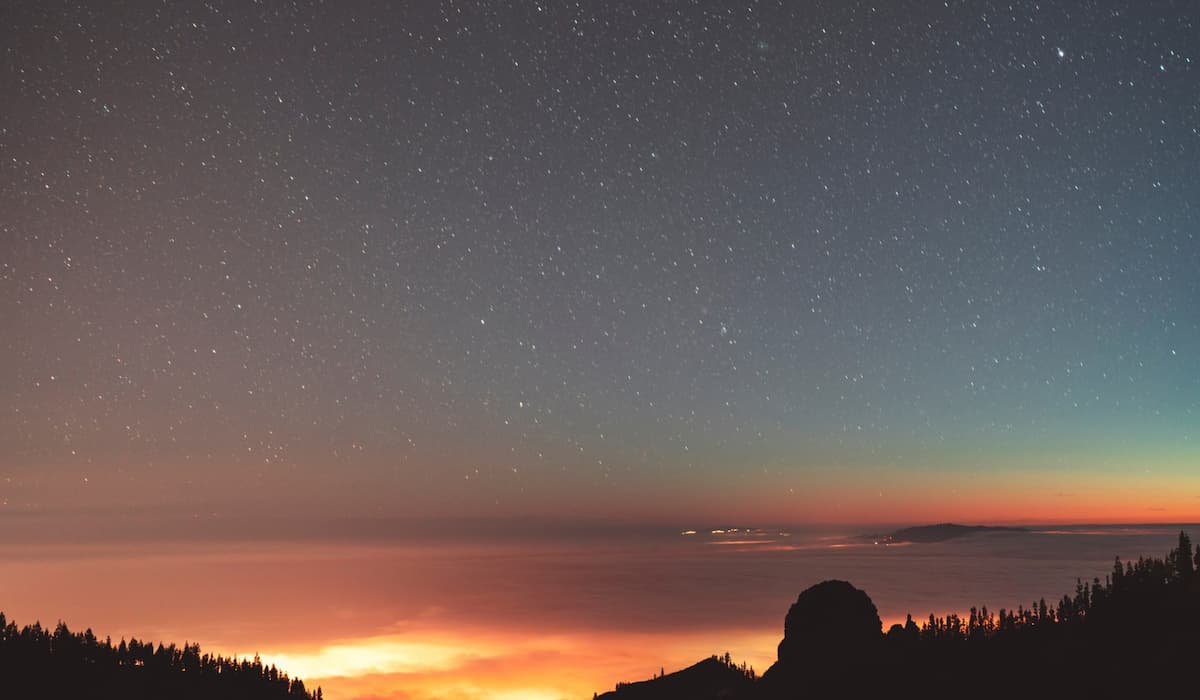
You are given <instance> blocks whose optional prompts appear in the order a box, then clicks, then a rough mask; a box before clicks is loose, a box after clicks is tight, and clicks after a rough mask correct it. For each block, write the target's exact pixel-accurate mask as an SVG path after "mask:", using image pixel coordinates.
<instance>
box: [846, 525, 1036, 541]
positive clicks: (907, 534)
mask: <svg viewBox="0 0 1200 700" xmlns="http://www.w3.org/2000/svg"><path fill="white" fill-rule="evenodd" d="M985 532H1029V530H1028V529H1026V528H1023V527H1003V526H994V525H959V524H957V523H939V524H937V525H919V526H917V527H906V528H902V529H900V530H896V531H895V532H893V533H891V534H887V535H863V539H867V540H873V541H875V542H877V543H879V544H901V543H907V542H913V543H929V542H944V541H946V540H952V539H956V538H959V537H967V536H968V535H978V534H982V533H985Z"/></svg>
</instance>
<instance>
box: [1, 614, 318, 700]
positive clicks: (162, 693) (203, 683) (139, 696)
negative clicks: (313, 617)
mask: <svg viewBox="0 0 1200 700" xmlns="http://www.w3.org/2000/svg"><path fill="white" fill-rule="evenodd" d="M0 698H29V699H30V700H33V699H34V698H53V699H59V698H61V699H63V700H67V699H71V700H75V699H82V698H120V699H121V700H151V699H153V700H162V699H166V698H171V699H174V700H200V699H201V698H204V699H205V700H212V699H216V698H223V699H228V700H323V698H322V692H321V689H320V688H317V689H316V690H315V691H313V692H311V693H310V692H309V691H308V690H307V689H306V688H305V687H304V682H303V681H301V680H300V679H298V678H288V676H287V674H286V673H283V672H281V671H279V670H278V669H276V668H275V666H274V665H271V666H264V665H263V662H262V661H261V660H260V659H259V658H258V657H257V656H256V657H255V658H254V659H253V660H250V659H233V658H226V657H223V656H214V655H211V654H205V653H202V652H201V651H200V647H199V645H196V644H184V645H183V646H182V647H177V646H175V645H174V644H171V645H168V646H163V644H162V643H159V644H158V645H157V646H155V645H154V644H152V643H146V642H140V641H138V640H137V639H131V640H129V641H128V642H126V641H125V640H124V639H122V640H121V641H120V642H119V643H117V644H115V645H114V644H113V642H112V640H111V639H104V640H100V639H97V638H96V636H95V635H94V634H93V633H92V630H91V629H88V630H85V631H84V632H72V631H71V630H69V629H68V628H67V625H66V624H64V623H62V622H59V623H58V625H57V626H56V627H55V628H54V629H53V630H50V629H47V628H44V627H42V626H41V625H40V624H38V623H34V624H32V625H26V626H25V627H20V628H18V627H17V625H16V623H13V622H9V621H8V620H7V618H5V616H4V614H3V613H0Z"/></svg>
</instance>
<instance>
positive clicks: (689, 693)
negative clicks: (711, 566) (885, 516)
mask: <svg viewBox="0 0 1200 700" xmlns="http://www.w3.org/2000/svg"><path fill="white" fill-rule="evenodd" d="M956 527H962V526H956ZM1197 658H1200V547H1197V548H1195V549H1194V550H1193V548H1192V544H1191V539H1190V538H1189V537H1188V535H1187V534H1186V533H1183V532H1180V533H1179V544H1178V546H1177V547H1176V548H1175V549H1173V550H1171V551H1170V552H1168V553H1167V556H1166V557H1165V558H1163V559H1143V558H1139V559H1138V560H1137V562H1129V563H1124V564H1123V563H1122V562H1121V560H1120V559H1119V558H1118V559H1116V561H1115V563H1114V565H1113V569H1112V572H1111V574H1109V575H1108V576H1106V577H1105V580H1104V581H1101V580H1100V579H1099V578H1098V577H1097V578H1093V579H1092V581H1091V582H1084V581H1079V582H1078V583H1077V584H1076V587H1075V591H1074V593H1073V594H1071V593H1067V594H1065V595H1063V596H1062V598H1061V599H1060V600H1058V601H1056V602H1050V603H1047V602H1046V600H1044V599H1043V600H1038V601H1034V602H1033V603H1032V604H1031V605H1030V606H1029V607H1025V606H1023V605H1021V606H1018V607H1017V609H1016V610H1005V609H1003V608H1002V609H1000V610H999V611H989V610H988V608H987V606H982V607H979V608H971V610H970V613H969V615H968V616H966V617H965V618H964V617H961V616H960V615H959V614H957V613H951V614H948V615H946V616H944V617H938V616H935V615H932V614H931V615H929V618H928V620H927V621H925V622H923V623H922V624H920V625H918V624H917V623H916V622H915V621H914V620H913V619H912V616H911V615H910V616H909V617H908V620H907V621H906V623H905V624H903V625H900V624H897V625H893V626H892V627H891V629H890V630H888V632H887V634H882V633H881V631H880V629H879V617H878V614H877V613H876V612H875V606H874V604H873V603H872V602H871V600H870V598H869V597H868V596H867V594H866V593H865V592H863V591H861V590H859V589H857V588H855V587H854V586H852V585H851V584H849V583H847V582H845V581H825V582H822V583H819V584H817V585H816V586H812V587H810V588H808V589H806V590H805V591H804V592H803V593H801V594H800V596H799V598H798V599H797V601H796V603H795V604H794V605H793V606H792V607H791V609H790V610H789V611H788V614H787V618H786V620H785V622H784V638H783V641H782V642H781V643H780V645H779V655H778V660H777V661H776V663H775V664H774V665H772V667H771V668H770V669H769V670H768V671H767V673H765V674H763V677H762V678H761V679H760V680H758V681H749V680H748V681H747V682H746V683H745V684H741V685H735V686H733V687H731V688H729V689H728V690H726V691H725V694H724V695H721V696H714V695H711V694H710V695H697V694H696V693H697V690H696V689H697V688H701V687H703V686H702V684H696V685H695V686H679V687H676V686H673V685H670V684H666V683H661V682H656V681H650V682H647V683H645V684H623V685H624V688H630V687H637V688H638V689H639V691H638V694H637V695H620V694H619V693H618V694H616V695H615V697H616V698H619V700H629V699H631V698H635V699H636V700H675V699H677V698H678V699H680V700H682V699H684V698H693V697H726V698H730V699H731V700H784V699H785V698H786V699H789V700H790V699H792V698H809V697H817V698H824V697H846V698H857V697H874V696H884V695H887V696H899V697H920V698H958V697H964V696H966V697H973V698H979V697H983V698H1011V697H1027V698H1028V697H1032V698H1063V697H1097V698H1122V699H1124V698H1143V697H1159V696H1166V697H1196V696H1197V694H1198V693H1200V673H1197V671H1196V668H1197V666H1196V659H1197ZM693 668H694V667H693ZM673 675H674V674H673ZM664 680H665V679H664ZM609 695H613V694H609Z"/></svg>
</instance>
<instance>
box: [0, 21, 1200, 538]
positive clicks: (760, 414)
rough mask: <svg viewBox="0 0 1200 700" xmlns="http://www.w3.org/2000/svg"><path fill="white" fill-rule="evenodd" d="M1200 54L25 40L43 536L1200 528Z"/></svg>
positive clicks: (14, 255)
mask: <svg viewBox="0 0 1200 700" xmlns="http://www.w3.org/2000/svg"><path fill="white" fill-rule="evenodd" d="M1197 14H1198V13H1197V11H1196V8H1195V6H1194V4H1193V3H1191V2H1186V1H1181V2H1164V1H1141V2H1128V3H1126V2H1108V1H1099V2H1090V3H1086V4H1083V5H1080V4H1077V3H1047V4H1042V5H1038V4H1035V3H1030V2H1015V3H1009V2H1005V3H990V2H956V1H951V2H946V3H941V2H936V3H935V2H914V1H904V2H880V3H875V4H874V5H872V4H869V3H862V2H843V1H841V0H837V1H834V0H830V1H828V2H795V3H792V2H788V3H775V2H758V3H723V2H712V3H706V2H679V3H654V4H650V3H643V2H595V3H557V2H546V3H532V2H530V3H525V2H521V3H517V2H511V3H510V2H464V3H450V2H442V3H435V2H411V3H396V6H392V7H389V6H387V5H385V4H382V3H309V2H289V3H275V2H266V3H262V4H251V3H245V2H210V3H205V4H203V5H202V4H199V3H170V2H168V3H150V2H132V3H124V4H121V5H118V6H109V4H104V5H100V4H92V3H70V4H68V3H57V2H44V1H41V0H39V1H37V2H33V1H29V2H24V1H18V2H6V3H4V4H3V6H2V7H0V37H2V40H0V45H2V46H3V65H2V67H0V103H2V104H3V108H2V109H0V329H2V331H3V333H2V336H0V368H3V369H2V370H0V504H2V505H0V508H3V509H4V510H6V511H8V512H10V513H23V514H29V513H34V514H39V513H40V514H62V513H93V514H98V515H100V516H102V517H110V516H111V515H112V514H113V513H123V514H127V513H149V514H150V515H147V516H146V518H147V522H152V521H153V520H154V517H155V516H154V515H153V514H155V513H160V514H161V513H170V514H172V515H174V516H183V517H199V518H205V519H209V520H219V519H221V518H234V519H236V518H239V517H249V516H252V515H253V516H255V517H258V516H262V515H268V516H285V515H289V514H292V515H296V514H300V515H304V516H305V517H317V516H321V517H328V518H337V517H347V516H360V515H372V516H381V517H383V516H386V517H400V516H404V517H408V516H437V517H456V516H464V515H469V516H512V515H536V516H567V515H586V516H591V517H620V518H623V519H629V520H638V519H640V520H679V521H683V520H689V519H691V520H694V519H698V518H714V517H745V518H759V519H764V518H765V519H770V520H774V521H789V522H803V521H845V520H850V519H860V520H862V519H867V520H873V521H876V522H878V521H882V520H889V519H890V520H929V519H943V518H952V517H953V518H958V519H979V518H983V517H986V518H991V519H997V520H999V519H1008V520H1029V519H1035V520H1041V521H1049V520H1056V519H1081V520H1088V519H1091V520H1129V521H1147V520H1188V519H1193V520H1194V519H1197V517H1198V516H1200V447H1198V445H1197V439H1198V437H1200V435H1198V433H1197V429H1198V426H1200V410H1198V409H1200V274H1198V273H1197V269H1198V266H1200V241H1198V240H1197V233H1198V231H1200V210H1198V209H1197V202H1200V168H1198V167H1197V163H1200V65H1197V61H1200V55H1198V53H1197V49H1196V46H1197V44H1196V36H1197V32H1198V30H1200V26H1198V24H1200V22H1198V21H1197V19H1198V17H1197ZM237 522H239V523H240V522H242V521H237ZM701 524H704V523H701ZM239 527H240V525H239Z"/></svg>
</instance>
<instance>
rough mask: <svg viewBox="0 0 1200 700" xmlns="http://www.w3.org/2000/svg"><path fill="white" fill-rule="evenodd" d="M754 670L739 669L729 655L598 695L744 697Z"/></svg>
mask: <svg viewBox="0 0 1200 700" xmlns="http://www.w3.org/2000/svg"><path fill="white" fill-rule="evenodd" d="M754 678H755V674H754V669H753V668H748V667H747V666H746V665H745V664H743V665H741V666H735V665H734V663H733V660H732V659H731V658H730V657H729V654H728V653H726V654H725V656H724V657H719V656H710V657H709V658H707V659H705V660H703V661H701V662H699V663H697V664H694V665H692V666H688V667H687V668H685V669H683V670H681V671H676V672H674V673H668V674H664V675H659V676H655V677H654V678H652V679H651V680H648V681H638V682H636V683H618V684H617V688H616V690H612V691H609V692H607V693H604V694H603V695H600V696H598V698H599V699H600V700H639V698H690V699H691V700H718V699H719V698H720V699H724V698H737V697H742V696H743V694H744V693H746V692H748V691H749V690H750V689H751V688H752V687H753V684H754Z"/></svg>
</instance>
